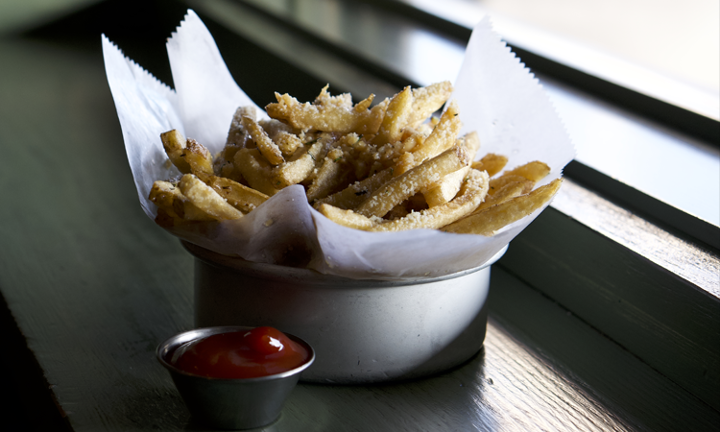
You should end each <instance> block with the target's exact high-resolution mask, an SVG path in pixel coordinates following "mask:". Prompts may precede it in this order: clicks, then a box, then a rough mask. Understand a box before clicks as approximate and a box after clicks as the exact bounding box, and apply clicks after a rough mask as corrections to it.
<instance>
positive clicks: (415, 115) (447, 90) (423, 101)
mask: <svg viewBox="0 0 720 432" xmlns="http://www.w3.org/2000/svg"><path fill="white" fill-rule="evenodd" d="M452 90H453V88H452V84H451V83H450V81H443V82H439V83H435V84H431V85H429V86H426V87H420V88H416V89H414V90H413V92H412V96H413V105H412V110H411V114H410V116H409V118H408V119H407V123H408V126H410V127H412V128H415V127H417V126H418V124H419V123H422V122H424V121H425V119H427V118H428V117H429V116H430V115H432V113H434V112H435V111H437V110H439V109H440V108H441V107H442V106H443V104H444V103H445V102H446V101H447V100H448V98H449V97H450V95H451V94H452Z"/></svg>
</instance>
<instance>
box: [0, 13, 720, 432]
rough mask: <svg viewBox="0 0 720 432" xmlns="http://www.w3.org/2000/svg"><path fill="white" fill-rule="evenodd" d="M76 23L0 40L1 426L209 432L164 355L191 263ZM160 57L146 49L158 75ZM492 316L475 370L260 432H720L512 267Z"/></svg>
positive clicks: (307, 404)
mask: <svg viewBox="0 0 720 432" xmlns="http://www.w3.org/2000/svg"><path fill="white" fill-rule="evenodd" d="M86 22H87V21H86ZM63 25H65V27H63ZM63 25H60V26H59V27H54V28H53V30H52V31H49V30H45V31H42V32H35V33H32V34H28V35H21V36H6V37H4V38H2V39H0V60H1V61H2V67H0V246H1V247H0V291H1V292H2V296H3V298H4V300H5V302H6V305H7V308H6V310H4V311H3V315H2V318H3V320H2V321H1V322H2V333H0V334H2V335H3V339H4V340H5V343H4V346H3V348H4V349H3V354H2V356H3V357H4V360H5V361H6V363H7V364H6V371H7V370H9V373H10V375H11V379H10V380H9V381H8V383H7V384H3V386H5V387H3V392H4V393H6V395H7V393H11V394H10V396H11V399H12V401H11V402H12V403H11V402H8V403H6V404H5V405H4V406H5V407H9V408H6V409H5V411H4V413H5V418H6V419H7V421H8V422H10V423H9V424H10V426H18V425H19V426H18V427H21V428H24V427H28V428H30V427H31V425H32V424H34V423H36V424H38V425H40V426H42V427H44V428H45V429H52V428H55V427H62V428H66V429H71V430H78V431H104V430H107V431H110V430H113V431H114V430H118V431H119V430H183V429H185V430H201V429H202V425H198V424H196V423H194V422H193V420H192V419H191V418H190V416H189V414H188V412H187V410H186V409H185V407H184V405H183V403H182V401H181V399H180V397H179V396H178V394H177V393H176V392H175V389H174V387H173V384H172V382H171V380H170V377H169V375H168V374H167V373H166V371H165V370H164V369H163V368H162V367H161V366H160V365H159V364H158V363H157V362H156V360H155V358H154V350H155V347H156V346H157V344H158V343H159V342H161V341H162V340H164V339H165V338H167V337H169V336H170V335H172V334H174V333H176V332H179V331H182V330H186V329H190V328H192V311H193V304H192V259H191V257H190V255H189V254H188V253H187V252H186V251H185V250H184V249H183V248H182V247H181V245H180V243H179V242H178V240H177V239H176V238H174V237H172V236H170V235H168V234H167V233H165V232H164V231H163V230H161V229H160V228H158V227H157V226H155V224H154V223H153V222H152V221H150V220H149V219H148V218H147V217H146V216H145V214H144V213H143V212H142V211H141V209H140V206H139V204H138V199H137V195H136V191H135V188H134V184H133V181H132V177H131V173H130V170H129V168H128V165H127V161H126V157H125V152H124V147H123V142H122V136H121V132H120V127H119V124H118V121H117V117H116V115H115V111H114V106H113V103H112V98H111V95H110V92H109V89H108V87H107V83H106V80H105V75H104V69H103V63H102V55H101V48H100V35H99V32H98V33H96V32H95V27H92V26H89V27H88V28H86V29H84V30H83V31H79V30H78V29H77V28H71V26H67V23H65V24H63ZM63 28H64V29H65V30H62V29H63ZM58 29H61V30H58ZM81 30H82V29H81ZM158 33H163V32H158ZM163 34H165V33H163ZM140 36H142V35H140ZM130 39H131V38H129V37H128V39H127V40H130ZM130 46H131V47H132V49H136V50H137V51H136V53H139V54H140V55H143V52H142V49H141V47H140V46H139V45H132V44H130ZM154 55H155V53H153V52H145V53H144V56H145V59H146V60H149V61H150V63H153V59H154ZM133 58H136V57H135V56H133ZM162 61H164V58H163V59H160V60H158V61H157V63H156V64H158V65H161V64H162ZM145 64H147V63H145ZM156 73H157V74H158V75H159V76H161V77H162V74H163V73H165V72H163V69H162V66H158V68H157V72H156ZM313 91H314V89H313ZM511 247H512V245H511ZM490 308H491V309H490V322H489V327H488V335H487V339H486V344H485V347H484V349H483V350H482V351H481V352H480V353H479V354H478V355H477V356H476V357H475V358H473V359H472V360H471V361H470V362H469V363H467V364H465V365H463V366H462V367H460V368H458V369H456V370H453V371H449V372H448V373H446V374H443V375H440V376H437V377H433V378H428V379H423V380H419V381H414V382H405V383H396V384H382V385H371V386H321V385H309V384H301V385H299V386H298V387H297V388H296V390H295V391H294V392H293V394H292V395H291V397H290V399H289V401H288V403H287V405H286V407H285V409H284V411H283V413H282V416H281V418H280V420H279V421H278V422H276V423H275V424H273V425H271V426H268V427H267V428H265V429H264V430H267V431H316V430H319V431H355V430H362V431H366V430H367V431H376V430H377V431H402V430H408V431H420V430H427V431H446V430H447V431H474V430H518V431H521V430H523V431H524V430H683V429H687V430H711V429H713V428H717V426H716V425H718V424H720V416H719V415H718V413H717V412H716V411H714V410H712V409H711V408H709V407H707V406H706V405H704V404H702V403H699V402H698V401H697V400H696V399H695V398H694V397H692V396H691V395H689V394H687V393H686V392H684V391H683V390H682V389H680V388H679V387H678V386H676V385H674V384H673V383H672V382H670V381H669V380H668V379H666V378H664V377H663V376H661V375H660V374H658V373H657V372H655V371H654V370H652V369H651V368H649V367H648V366H647V365H645V364H644V363H642V362H640V361H639V360H638V359H637V358H635V357H633V356H632V355H631V354H629V353H627V352H626V351H624V350H623V349H622V348H621V347H619V346H618V345H616V344H614V343H613V342H612V341H610V340H608V339H606V338H605V337H604V336H603V335H602V334H600V333H599V332H597V331H595V330H594V329H593V328H591V327H589V326H588V325H586V324H585V323H583V322H582V321H580V320H579V319H577V318H575V317H574V316H572V314H570V313H569V312H567V311H566V310H564V309H562V308H561V307H559V306H558V305H556V304H554V303H553V302H552V301H550V300H548V299H547V298H546V297H544V296H542V295H541V294H539V293H537V292H536V291H534V290H533V289H532V288H530V287H528V286H527V285H525V284H524V283H523V282H522V281H520V280H518V279H516V278H515V277H513V276H512V275H511V274H508V273H507V272H505V271H503V270H501V269H500V268H495V269H494V270H493V277H492V287H491V297H490ZM26 347H27V348H26ZM28 349H29V351H28ZM35 361H36V362H37V363H35ZM13 385H15V387H13ZM5 389H12V390H10V392H7V391H5ZM53 400H54V401H55V403H53Z"/></svg>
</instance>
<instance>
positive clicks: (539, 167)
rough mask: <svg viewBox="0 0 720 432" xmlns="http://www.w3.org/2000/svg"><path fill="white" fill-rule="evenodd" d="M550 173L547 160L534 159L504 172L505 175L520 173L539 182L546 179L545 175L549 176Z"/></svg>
mask: <svg viewBox="0 0 720 432" xmlns="http://www.w3.org/2000/svg"><path fill="white" fill-rule="evenodd" d="M548 174H550V167H549V166H548V165H547V164H546V163H545V162H540V161H533V162H528V163H526V164H525V165H521V166H519V167H517V168H514V169H512V170H510V171H505V172H504V173H503V176H505V175H519V176H522V177H525V178H526V179H528V180H530V181H534V182H537V181H540V180H542V179H544V178H545V176H547V175H548Z"/></svg>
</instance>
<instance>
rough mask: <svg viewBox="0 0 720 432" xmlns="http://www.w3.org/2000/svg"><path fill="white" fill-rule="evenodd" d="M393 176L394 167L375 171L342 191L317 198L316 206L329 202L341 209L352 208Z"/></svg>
mask: <svg viewBox="0 0 720 432" xmlns="http://www.w3.org/2000/svg"><path fill="white" fill-rule="evenodd" d="M391 178H392V168H387V169H385V170H383V171H380V172H378V173H375V174H373V175H371V176H370V177H366V178H365V179H363V180H360V181H356V182H355V183H353V184H351V185H350V186H348V187H346V188H345V189H343V190H341V191H340V192H337V193H334V194H332V195H330V196H328V197H326V198H323V199H320V200H317V201H316V202H315V208H318V207H319V206H320V204H329V205H331V206H334V207H337V208H340V209H351V208H355V207H357V206H359V205H360V204H361V203H362V202H363V201H365V199H366V198H367V197H368V196H369V195H370V194H371V193H372V192H373V191H375V189H377V188H379V187H380V186H382V185H384V184H385V183H386V182H387V181H388V180H390V179H391Z"/></svg>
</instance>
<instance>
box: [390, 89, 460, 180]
mask: <svg viewBox="0 0 720 432" xmlns="http://www.w3.org/2000/svg"><path fill="white" fill-rule="evenodd" d="M457 109H458V108H457V103H456V102H455V101H453V102H450V105H449V106H448V108H447V110H445V112H444V113H443V115H442V117H440V123H438V125H437V126H435V129H433V131H432V133H431V134H430V136H429V137H427V139H425V141H423V143H422V144H421V145H419V146H418V147H416V148H415V149H414V150H413V152H412V157H407V158H406V159H402V160H400V161H398V164H397V165H396V167H395V175H396V176H397V175H400V174H402V173H404V172H406V171H408V170H409V169H411V168H412V167H413V166H417V165H419V164H421V163H423V162H424V161H426V160H428V159H430V158H432V157H435V156H436V155H439V154H440V153H442V152H444V151H445V150H447V149H449V148H450V147H452V146H453V145H454V144H455V140H456V139H457V135H458V132H459V131H460V127H461V126H462V124H461V122H460V118H459V117H458V111H457ZM406 154H408V153H406Z"/></svg>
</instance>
